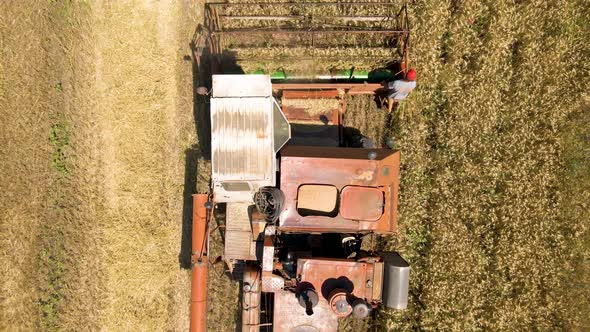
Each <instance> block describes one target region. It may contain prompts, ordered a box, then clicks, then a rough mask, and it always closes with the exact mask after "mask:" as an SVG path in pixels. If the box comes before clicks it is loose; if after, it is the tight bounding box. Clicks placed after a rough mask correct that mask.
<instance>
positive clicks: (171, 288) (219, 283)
mask: <svg viewBox="0 0 590 332" xmlns="http://www.w3.org/2000/svg"><path fill="white" fill-rule="evenodd" d="M408 7H409V14H410V19H411V21H410V25H411V28H412V34H411V65H412V66H413V67H414V68H416V70H417V72H418V88H417V89H416V90H415V91H414V92H413V93H412V94H411V95H410V97H409V98H408V99H407V100H406V101H405V102H404V103H402V104H401V105H400V107H399V108H398V109H397V110H396V111H395V112H393V113H392V114H391V115H390V116H389V115H387V114H386V111H385V110H383V109H379V108H378V107H376V105H374V104H372V102H371V100H365V99H362V98H360V97H359V98H355V99H353V100H350V103H351V105H352V106H351V107H350V108H349V113H347V114H346V115H345V117H344V121H345V124H346V125H347V126H354V127H356V128H358V129H359V130H360V131H361V132H363V133H364V134H366V135H367V136H370V137H372V138H374V140H375V142H377V143H379V142H383V139H384V138H385V137H390V136H391V137H393V138H394V142H395V145H396V148H399V149H400V150H401V152H402V173H401V188H400V210H399V224H400V230H399V233H398V234H396V235H395V236H392V237H387V238H382V239H380V241H379V242H378V243H379V246H380V248H382V249H387V250H392V249H394V250H398V251H399V252H400V253H401V254H402V256H403V257H404V258H406V260H408V261H409V263H410V264H411V265H412V274H411V285H410V286H411V289H410V303H409V306H408V309H407V310H405V311H395V312H394V311H388V310H378V311H375V312H374V313H373V315H372V316H371V319H370V320H368V321H363V322H358V321H354V320H345V321H343V322H342V324H341V329H342V330H349V331H360V330H369V331H392V330H393V331H398V330H400V331H410V330H412V331H416V330H444V331H478V330H493V331H523V330H543V331H548V330H551V331H553V330H566V331H585V330H590V319H589V317H590V302H589V300H588V299H589V298H590V233H589V222H590V206H589V203H588V202H590V96H589V95H588V92H589V91H590V89H589V88H590V61H588V59H589V58H590V46H589V45H588V44H589V41H590V3H589V2H588V1H584V0H577V1H551V2H547V1H541V0H538V1H483V2H481V1H432V0H422V1H411V2H408ZM202 22H203V3H202V2H201V1H190V0H176V1H175V0H161V1H155V0H153V1H152V0H143V1H140V0H122V1H104V0H86V1H84V0H79V1H66V0H49V1H32V0H31V1H18V2H16V1H14V2H9V1H4V2H0V54H1V57H0V138H1V139H2V144H0V191H1V192H2V195H1V196H0V212H1V213H0V280H1V281H0V282H1V284H0V285H1V286H0V330H2V331H12V330H26V331H30V330H43V331H56V330H106V331H128V330H131V331H161V330H175V331H185V330H187V328H188V315H189V312H188V310H189V296H190V287H189V286H190V285H189V282H190V270H188V269H187V257H188V256H187V255H188V251H187V250H188V247H187V246H188V245H189V243H190V238H189V237H190V229H189V223H190V215H191V211H190V209H191V207H190V202H191V201H190V195H191V194H192V193H194V192H195V191H196V190H200V191H202V190H203V183H206V182H207V173H208V168H207V167H208V164H207V161H206V159H207V158H208V157H207V154H208V152H207V151H206V150H207V146H208V142H207V140H208V137H207V133H206V128H207V125H206V123H205V121H203V120H204V118H206V117H204V114H206V112H205V108H206V107H207V103H206V100H203V99H199V98H200V97H196V96H194V95H193V91H194V87H195V86H198V84H199V82H198V81H196V78H195V77H197V76H198V70H197V68H196V67H195V65H194V61H193V59H191V51H190V47H189V42H190V40H191V38H192V36H193V33H194V31H195V29H196V28H197V26H198V24H199V23H202ZM267 53H268V50H267V51H265V53H264V54H265V55H267ZM220 252H221V250H220V236H219V233H218V232H216V233H215V234H214V239H213V241H212V256H215V255H217V254H219V253H220ZM209 280H210V281H211V283H210V288H209V299H210V303H211V305H210V307H209V316H208V326H209V328H210V329H211V330H216V331H233V330H234V329H235V322H236V317H237V309H238V298H237V292H238V288H237V284H236V283H235V282H232V281H230V280H229V279H228V278H227V277H226V276H225V275H224V269H223V266H222V265H214V266H213V267H212V268H211V269H210V276H209Z"/></svg>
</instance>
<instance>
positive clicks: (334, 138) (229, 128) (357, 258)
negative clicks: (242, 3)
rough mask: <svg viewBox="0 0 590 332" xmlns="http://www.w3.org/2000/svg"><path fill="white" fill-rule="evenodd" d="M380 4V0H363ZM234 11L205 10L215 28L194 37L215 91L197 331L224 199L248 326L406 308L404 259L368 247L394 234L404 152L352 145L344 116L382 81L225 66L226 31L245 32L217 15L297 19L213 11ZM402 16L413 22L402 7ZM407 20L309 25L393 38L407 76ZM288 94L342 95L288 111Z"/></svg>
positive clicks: (228, 256) (269, 327)
mask: <svg viewBox="0 0 590 332" xmlns="http://www.w3.org/2000/svg"><path fill="white" fill-rule="evenodd" d="M351 4H352V3H351ZM375 4H377V5H379V4H380V3H367V4H366V5H367V6H373V5H375ZM319 5H320V6H325V5H328V6H330V5H336V6H339V5H343V6H345V7H346V6H347V4H346V3H344V4H336V3H320V4H319ZM385 5H386V6H390V5H391V4H390V3H386V4H385ZM228 6H231V4H211V5H209V6H208V7H207V13H208V14H207V15H208V17H209V20H210V22H212V23H210V24H209V27H208V31H207V34H205V35H204V37H203V36H201V37H202V38H201V39H200V41H199V43H204V45H206V46H207V47H208V49H207V52H211V54H212V55H213V57H211V58H209V59H208V60H207V61H208V65H210V68H211V73H212V74H213V75H212V76H211V77H210V78H206V79H202V80H201V81H202V82H207V81H210V82H211V84H210V85H209V86H205V87H204V88H203V89H201V91H203V90H205V88H206V90H207V91H210V97H209V98H210V100H209V101H210V103H209V105H210V112H211V162H212V174H211V188H210V192H209V193H207V194H199V195H195V196H194V207H193V209H194V213H193V254H192V264H193V278H192V281H193V284H192V297H191V299H192V302H191V303H192V305H191V331H205V330H206V319H205V318H206V289H207V281H206V277H207V273H206V270H207V264H208V260H207V245H208V238H209V232H210V230H211V229H212V228H213V221H212V216H213V215H214V214H213V213H212V210H213V209H214V206H218V205H221V204H224V205H225V209H224V211H225V221H224V222H223V221H221V222H222V223H223V224H224V227H223V231H224V252H223V257H222V258H223V260H224V261H225V263H226V265H227V268H228V269H229V270H230V271H231V272H232V275H233V276H234V277H237V278H238V279H239V280H240V281H241V284H240V285H241V287H242V300H241V305H242V316H241V325H242V331H261V330H263V331H293V332H295V331H298V332H302V331H336V330H337V328H338V320H339V319H340V318H343V317H347V316H350V315H352V316H354V317H355V318H357V319H367V318H368V317H370V315H371V312H372V311H373V310H374V309H375V308H377V307H379V306H381V305H385V306H386V307H389V308H393V309H404V308H405V307H406V305H407V294H408V280H409V266H408V264H407V263H406V262H405V261H404V260H403V259H402V258H401V257H400V256H399V255H398V254H396V253H378V252H376V251H375V250H374V246H373V243H374V238H375V236H378V235H381V234H385V235H386V234H393V233H395V232H396V231H397V208H398V190H399V171H400V153H399V151H396V150H392V149H391V148H375V147H374V146H371V145H374V144H373V143H371V142H369V143H367V141H362V142H363V143H362V144H356V146H359V147H352V146H354V145H355V144H351V143H350V142H351V139H350V137H347V134H346V132H345V130H344V129H345V128H344V127H343V123H342V116H343V114H344V113H345V112H346V108H347V104H346V101H345V100H346V99H345V98H343V96H346V95H355V94H375V93H379V91H380V89H381V84H379V83H376V82H366V81H365V82H358V79H357V80H345V81H342V80H339V79H337V78H334V77H332V79H330V78H328V79H325V78H324V79H317V78H316V79H312V80H304V81H289V80H287V79H285V78H284V77H283V78H282V79H280V80H273V76H272V75H263V74H262V75H227V74H225V75H224V74H221V73H219V71H218V70H219V66H218V64H216V61H217V60H219V58H220V57H221V56H222V48H223V45H224V43H223V36H226V35H228V34H230V33H238V34H240V33H242V32H247V31H242V32H240V31H225V30H223V29H221V28H220V24H221V23H220V22H222V21H223V20H228V19H253V18H254V17H257V19H260V20H278V21H281V22H283V21H285V20H291V19H294V17H295V16H293V15H291V16H272V17H266V18H265V17H262V16H261V17H258V16H252V15H250V16H247V17H241V16H240V17H239V18H236V17H234V18H231V17H230V16H231V15H229V14H223V13H221V14H220V13H219V12H218V11H219V10H222V9H224V8H227V7H228ZM397 13H398V15H402V14H403V15H402V16H404V15H405V16H404V17H407V13H406V12H405V7H403V8H402V10H401V11H399V12H397ZM300 16H301V15H300ZM302 17H303V16H302ZM339 17H340V16H339ZM340 18H344V19H345V20H352V21H354V20H361V21H371V22H373V21H376V20H379V19H386V18H383V17H378V16H363V17H360V18H359V17H348V16H342V17H340ZM295 19H300V18H299V17H295ZM272 26H273V25H268V27H272ZM400 26H401V28H398V29H389V30H375V29H372V30H371V29H367V28H366V27H363V28H359V29H356V30H355V28H354V26H351V25H348V26H347V28H346V29H342V28H338V29H335V30H334V29H333V30H334V31H332V30H330V31H323V30H317V29H311V30H308V32H309V31H311V32H313V33H317V34H319V35H321V34H322V33H325V32H329V33H336V34H338V33H342V32H347V31H348V32H350V31H352V32H354V33H358V34H365V33H383V34H384V35H387V36H393V37H394V38H397V39H396V40H397V42H398V43H401V44H402V46H401V48H402V50H403V52H404V54H403V56H402V57H401V59H402V63H400V67H399V68H401V69H400V70H401V71H402V72H403V71H405V68H406V67H407V50H408V43H407V37H408V35H409V30H408V29H407V21H404V20H402V23H400ZM273 29H274V28H273ZM250 32H252V33H253V34H257V33H262V34H264V33H269V32H270V33H271V34H273V35H274V36H275V37H276V38H279V39H280V38H283V37H284V36H283V35H288V36H291V35H293V34H305V33H306V32H305V31H287V30H281V29H279V31H275V30H272V31H270V30H268V29H262V31H259V30H252V31H250ZM312 42H313V37H312ZM204 50H205V48H204V47H201V48H200V51H199V52H198V54H196V55H195V57H196V58H199V59H201V60H202V59H203V57H202V55H203V51H204ZM216 59H217V60H216ZM289 99H310V100H313V99H335V100H337V101H338V102H337V103H336V104H337V106H335V107H333V108H328V109H325V110H320V112H318V111H317V110H315V111H313V112H311V111H310V109H306V108H305V107H294V106H288V103H287V102H286V101H288V100H289ZM357 138H358V137H357ZM363 139H366V137H363ZM366 143H367V144H366ZM362 146H364V147H362ZM363 239H364V240H365V241H364V242H365V244H364V245H363V246H362V247H361V244H362V243H363Z"/></svg>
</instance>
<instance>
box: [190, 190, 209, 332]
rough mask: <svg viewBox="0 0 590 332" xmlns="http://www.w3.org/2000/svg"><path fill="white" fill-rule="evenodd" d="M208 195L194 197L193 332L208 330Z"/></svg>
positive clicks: (192, 260)
mask: <svg viewBox="0 0 590 332" xmlns="http://www.w3.org/2000/svg"><path fill="white" fill-rule="evenodd" d="M208 200H209V196H208V195H207V194H196V195H193V233H192V254H191V265H192V277H191V322H190V331H191V332H205V331H206V329H207V264H208V260H207V213H208V211H207V208H206V207H205V203H207V201H208Z"/></svg>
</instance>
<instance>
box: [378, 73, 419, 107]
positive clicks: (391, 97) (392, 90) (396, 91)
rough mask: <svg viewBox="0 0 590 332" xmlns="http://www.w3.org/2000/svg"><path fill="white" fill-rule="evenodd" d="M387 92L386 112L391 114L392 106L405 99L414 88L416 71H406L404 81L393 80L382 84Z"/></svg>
mask: <svg viewBox="0 0 590 332" xmlns="http://www.w3.org/2000/svg"><path fill="white" fill-rule="evenodd" d="M383 85H384V86H385V87H386V88H387V90H388V94H387V111H388V112H389V113H391V110H392V109H393V105H394V104H395V103H399V102H400V101H402V100H404V99H406V97H407V96H408V95H409V94H410V92H412V90H414V88H416V71H415V70H414V69H410V70H408V73H407V74H406V79H404V80H395V81H393V82H384V84H383Z"/></svg>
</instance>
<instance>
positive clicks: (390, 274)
mask: <svg viewBox="0 0 590 332" xmlns="http://www.w3.org/2000/svg"><path fill="white" fill-rule="evenodd" d="M381 256H382V257H383V263H384V264H383V292H382V294H383V295H382V297H383V303H384V304H385V305H386V306H387V307H389V308H392V309H398V310H399V309H406V307H407V306H408V288H409V283H410V265H409V264H408V263H407V262H406V261H405V260H404V259H403V258H402V257H401V256H400V255H399V254H398V253H397V252H390V253H382V254H381Z"/></svg>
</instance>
